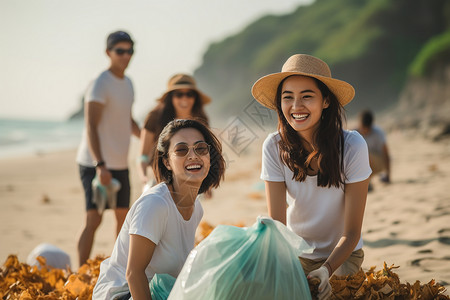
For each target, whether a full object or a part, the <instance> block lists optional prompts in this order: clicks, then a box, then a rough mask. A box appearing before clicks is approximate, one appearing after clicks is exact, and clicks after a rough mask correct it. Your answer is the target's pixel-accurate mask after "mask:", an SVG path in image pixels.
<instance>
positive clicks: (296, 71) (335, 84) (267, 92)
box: [252, 54, 355, 110]
mask: <svg viewBox="0 0 450 300" xmlns="http://www.w3.org/2000/svg"><path fill="white" fill-rule="evenodd" d="M291 75H303V76H309V77H313V78H316V79H318V80H320V81H322V82H323V83H324V84H325V85H326V86H327V87H328V88H329V89H330V91H332V92H333V94H334V95H335V96H336V97H337V99H338V101H339V102H340V103H341V105H342V106H344V105H346V104H348V103H349V102H350V101H352V99H353V97H354V96H355V89H354V88H353V86H351V85H350V84H349V83H347V82H345V81H342V80H339V79H335V78H332V77H331V71H330V68H329V67H328V65H327V64H326V63H325V62H324V61H322V60H320V59H318V58H316V57H314V56H311V55H307V54H295V55H292V56H291V57H289V58H288V60H287V61H286V62H285V63H284V65H283V68H282V69H281V72H279V73H273V74H269V75H266V76H263V77H261V78H260V79H258V80H257V81H256V82H255V84H254V85H253V87H252V95H253V97H254V98H255V99H256V100H257V101H258V102H259V103H261V104H262V105H264V106H265V107H268V108H270V109H274V110H276V109H277V103H276V94H277V89H278V86H279V85H280V83H281V81H283V79H285V78H286V77H288V76H291Z"/></svg>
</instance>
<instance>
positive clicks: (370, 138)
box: [357, 110, 391, 191]
mask: <svg viewBox="0 0 450 300" xmlns="http://www.w3.org/2000/svg"><path fill="white" fill-rule="evenodd" d="M373 121H374V116H373V113H372V112H371V111H370V110H364V111H362V112H361V114H360V117H359V127H358V129H357V131H358V132H359V133H360V134H361V135H362V136H363V138H364V139H365V140H366V143H367V147H368V148H369V162H370V168H371V169H372V176H373V175H375V174H378V173H379V174H381V176H380V179H381V181H382V182H384V183H390V182H391V164H390V161H391V158H390V156H389V150H388V147H387V142H386V136H385V134H384V132H383V130H382V129H381V128H380V127H378V126H376V125H374V124H373ZM372 189H373V188H372V185H371V184H369V191H372Z"/></svg>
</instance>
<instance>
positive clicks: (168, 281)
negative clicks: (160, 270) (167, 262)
mask: <svg viewBox="0 0 450 300" xmlns="http://www.w3.org/2000/svg"><path fill="white" fill-rule="evenodd" d="M174 283H175V277H173V276H171V275H169V274H155V275H154V276H153V278H152V280H151V281H150V284H149V286H150V294H151V295H152V300H167V297H169V294H170V291H171V290H172V287H173V284H174Z"/></svg>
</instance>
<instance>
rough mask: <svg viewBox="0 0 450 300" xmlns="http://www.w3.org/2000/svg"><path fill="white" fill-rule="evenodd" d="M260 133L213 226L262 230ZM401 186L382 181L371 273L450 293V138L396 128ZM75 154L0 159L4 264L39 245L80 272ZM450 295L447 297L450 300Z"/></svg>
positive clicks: (231, 177)
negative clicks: (385, 270)
mask: <svg viewBox="0 0 450 300" xmlns="http://www.w3.org/2000/svg"><path fill="white" fill-rule="evenodd" d="M264 137H265V135H262V134H261V135H260V137H259V138H257V139H256V140H254V141H253V142H252V143H251V144H250V145H249V146H248V148H246V149H245V151H242V153H239V155H238V154H237V153H235V152H234V151H232V149H230V148H229V147H228V146H227V145H224V152H225V154H226V158H227V161H228V167H227V171H226V180H225V182H223V183H222V185H221V187H220V188H219V189H217V190H215V191H214V193H213V198H212V199H203V200H202V204H203V207H204V210H205V215H204V221H207V222H209V223H211V224H212V225H218V224H236V223H243V224H244V225H252V224H253V223H254V222H255V220H256V217H257V216H258V215H260V214H266V211H267V210H266V203H265V196H264V185H263V182H262V181H261V180H260V179H259V172H260V166H261V162H260V161H261V144H262V142H263V138H264ZM132 144H133V145H132V149H131V152H130V165H131V168H130V172H131V180H132V202H134V200H136V199H137V198H138V197H139V195H140V191H141V185H140V183H139V181H138V177H137V173H136V163H135V161H136V159H135V157H136V149H137V148H136V145H137V140H133V143H132ZM388 144H389V148H390V151H391V156H392V184H390V185H384V184H382V183H381V182H380V181H378V179H377V178H374V180H373V184H374V191H373V192H371V193H369V195H368V200H367V207H366V213H365V219H364V225H363V238H364V241H365V247H364V251H365V261H364V264H363V268H364V269H368V268H370V267H371V266H375V265H376V266H377V269H379V268H381V267H382V264H383V262H384V261H386V263H387V264H388V265H390V264H395V265H398V266H400V268H399V269H397V270H396V273H397V274H399V276H400V279H401V280H402V281H403V282H404V281H408V282H411V283H414V282H415V280H420V281H421V282H422V283H425V282H428V281H429V280H431V279H436V280H437V281H438V282H439V283H441V284H443V285H444V286H445V287H446V288H447V289H450V256H449V254H450V194H449V192H448V190H447V188H448V186H449V183H450V141H449V140H446V141H440V142H431V141H429V140H425V139H423V138H420V137H418V136H417V135H416V134H414V133H413V132H409V133H408V132H399V131H397V132H391V133H389V135H388ZM75 151H76V150H70V151H61V152H57V153H47V154H43V153H41V154H39V155H37V154H36V155H29V156H25V157H17V158H8V159H0V203H1V204H0V205H1V207H2V209H1V210H0V220H1V226H0V260H1V263H3V261H4V260H5V259H6V257H7V256H8V255H9V254H16V255H18V257H19V259H20V261H26V258H27V255H28V253H29V252H30V251H31V250H32V249H33V248H34V247H35V246H36V245H38V244H39V243H42V242H47V243H51V244H54V245H56V246H58V247H60V248H61V249H63V250H64V251H66V252H67V253H68V254H69V255H70V257H71V260H72V268H73V269H74V270H76V269H77V267H78V259H77V253H76V244H77V236H78V234H79V231H80V228H81V223H82V221H83V217H84V198H83V191H82V187H81V183H80V180H79V178H78V166H77V164H76V163H75ZM114 223H115V220H114V218H113V214H112V212H111V211H107V212H105V214H104V219H103V222H102V225H101V227H100V228H99V230H98V232H97V235H96V240H95V244H94V248H93V251H92V254H93V256H95V255H97V254H103V255H109V254H110V253H111V250H112V247H113V244H114V229H113V228H114ZM448 293H449V292H448V291H447V294H448Z"/></svg>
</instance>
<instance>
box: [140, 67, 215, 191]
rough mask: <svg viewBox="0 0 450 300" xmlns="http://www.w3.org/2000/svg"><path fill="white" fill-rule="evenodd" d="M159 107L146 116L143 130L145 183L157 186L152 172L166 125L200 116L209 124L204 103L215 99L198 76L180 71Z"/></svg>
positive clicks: (142, 175) (142, 163) (171, 81)
mask: <svg viewBox="0 0 450 300" xmlns="http://www.w3.org/2000/svg"><path fill="white" fill-rule="evenodd" d="M157 101H158V104H157V106H156V107H155V108H154V109H152V110H151V111H150V112H149V113H148V114H147V117H146V118H145V122H144V126H143V128H142V131H141V150H140V153H141V156H140V158H139V161H140V163H139V165H140V176H141V181H142V183H143V185H144V186H145V185H147V187H149V186H152V185H154V183H155V179H154V178H152V177H153V176H151V175H149V174H148V171H149V170H148V169H149V168H148V167H149V166H151V165H152V159H153V152H154V151H155V147H156V142H157V141H158V137H159V134H160V133H161V131H162V129H163V128H164V126H166V125H167V123H169V122H170V121H172V120H174V119H198V120H202V121H203V122H205V123H206V124H208V117H207V116H206V113H205V111H204V110H203V106H204V105H205V104H208V103H209V102H211V98H209V97H208V96H207V95H205V94H204V93H202V92H201V91H200V90H199V89H198V88H197V86H196V83H195V79H194V78H193V77H192V76H190V75H187V74H176V75H174V76H172V77H171V78H170V79H169V82H168V84H167V90H166V91H165V92H164V93H163V95H162V96H161V97H160V98H159V99H158V100H157Z"/></svg>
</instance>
